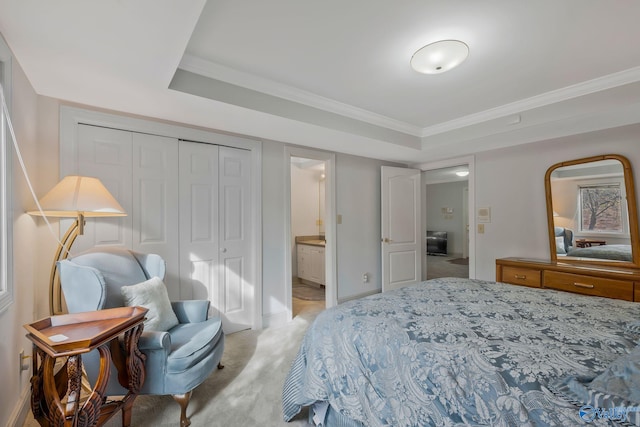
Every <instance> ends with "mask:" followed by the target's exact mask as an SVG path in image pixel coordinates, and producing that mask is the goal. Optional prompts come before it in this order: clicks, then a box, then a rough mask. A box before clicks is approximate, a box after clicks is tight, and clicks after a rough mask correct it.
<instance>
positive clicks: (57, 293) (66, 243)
mask: <svg viewBox="0 0 640 427" xmlns="http://www.w3.org/2000/svg"><path fill="white" fill-rule="evenodd" d="M83 231H84V216H83V215H82V214H80V213H79V214H78V217H77V218H76V220H75V221H74V222H73V224H71V226H70V227H69V229H68V230H67V232H66V233H65V234H64V237H63V238H62V240H61V241H60V242H59V244H58V250H57V251H56V255H55V258H54V259H53V265H52V266H51V275H50V276H49V314H51V315H52V316H55V315H58V314H64V312H65V311H64V309H63V307H62V300H63V295H62V288H61V286H60V274H59V273H58V261H62V260H64V259H67V258H68V257H69V252H70V251H71V246H73V242H75V240H76V238H77V237H78V236H80V235H82V234H83Z"/></svg>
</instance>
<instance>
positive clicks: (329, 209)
mask: <svg viewBox="0 0 640 427" xmlns="http://www.w3.org/2000/svg"><path fill="white" fill-rule="evenodd" d="M291 157H302V158H305V159H313V160H320V161H324V164H325V171H324V173H325V195H324V197H325V226H324V233H325V239H326V244H325V252H324V253H325V266H324V268H325V305H326V308H329V307H334V306H336V305H338V286H337V284H338V280H337V268H336V266H337V256H336V248H337V242H336V236H337V232H336V220H335V219H336V217H337V214H336V212H337V211H336V155H335V153H330V152H327V151H321V150H313V149H309V148H302V147H296V146H289V145H286V146H285V147H284V164H285V165H286V167H285V185H284V189H285V190H284V191H285V194H284V204H285V206H284V233H285V238H284V250H285V257H284V271H285V303H286V311H287V313H286V314H287V321H290V320H291V319H293V296H292V295H291V287H292V274H293V271H292V268H293V266H292V262H291V256H292V253H293V252H292V251H293V245H292V243H291V239H292V236H291Z"/></svg>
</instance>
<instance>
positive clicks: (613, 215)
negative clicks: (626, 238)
mask: <svg viewBox="0 0 640 427" xmlns="http://www.w3.org/2000/svg"><path fill="white" fill-rule="evenodd" d="M578 203H579V208H578V213H579V214H580V219H579V222H578V223H579V225H580V228H579V230H580V232H585V233H622V232H623V228H622V209H621V206H622V192H621V190H620V183H619V182H609V183H607V182H603V183H601V184H592V185H580V186H578Z"/></svg>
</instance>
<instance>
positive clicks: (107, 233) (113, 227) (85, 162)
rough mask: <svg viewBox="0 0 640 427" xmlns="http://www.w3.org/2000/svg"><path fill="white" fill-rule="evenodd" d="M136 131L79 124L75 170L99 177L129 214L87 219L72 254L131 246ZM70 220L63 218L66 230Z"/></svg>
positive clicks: (62, 223) (78, 172) (82, 173)
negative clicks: (133, 143)
mask: <svg viewBox="0 0 640 427" xmlns="http://www.w3.org/2000/svg"><path fill="white" fill-rule="evenodd" d="M132 139H133V134H132V133H131V132H128V131H123V130H116V129H109V128H103V127H98V126H89V125H82V124H81V125H78V163H77V164H78V167H77V171H76V173H77V174H78V175H83V176H92V177H96V178H98V179H100V181H102V183H103V184H104V186H105V187H106V188H107V189H108V190H109V191H110V192H111V194H113V196H114V197H115V198H116V200H117V201H118V202H119V203H120V205H122V207H123V208H124V210H125V211H126V212H127V213H128V216H126V217H117V218H87V220H86V226H85V230H84V235H83V236H79V237H78V239H77V240H76V241H75V243H74V245H73V253H79V252H82V251H84V250H87V249H90V248H92V247H94V246H112V245H116V246H125V247H130V245H131V240H132V233H131V224H132V221H131V209H132V191H131V164H132V163H131V162H132ZM70 225H71V220H63V221H61V227H60V229H61V230H63V231H64V230H66V229H67V228H69V226H70Z"/></svg>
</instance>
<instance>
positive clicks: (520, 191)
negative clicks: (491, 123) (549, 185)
mask: <svg viewBox="0 0 640 427" xmlns="http://www.w3.org/2000/svg"><path fill="white" fill-rule="evenodd" d="M600 154H621V155H623V156H626V157H627V158H628V159H629V160H630V161H631V164H632V166H633V168H634V170H635V176H636V177H637V176H638V171H640V125H630V126H624V127H620V128H615V129H609V130H603V131H598V132H592V133H587V134H582V135H574V136H570V137H565V138H559V139H554V140H549V141H544V142H537V143H532V144H526V145H521V146H518V147H512V148H505V149H500V150H494V151H487V152H484V153H478V154H476V163H475V165H476V169H475V170H476V177H475V178H476V207H491V223H490V224H485V233H484V234H477V235H476V239H477V240H476V261H477V263H476V277H477V278H478V279H487V280H494V279H495V260H496V258H502V257H509V256H516V257H527V258H541V259H549V257H550V255H549V238H548V231H547V215H546V204H545V191H544V174H545V172H546V171H547V169H548V168H549V167H550V166H552V165H553V164H555V163H558V162H561V161H565V160H571V159H577V158H582V157H589V156H595V155H600ZM635 181H636V197H638V192H639V191H640V186H639V185H638V180H637V178H635ZM639 200H640V199H639Z"/></svg>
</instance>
